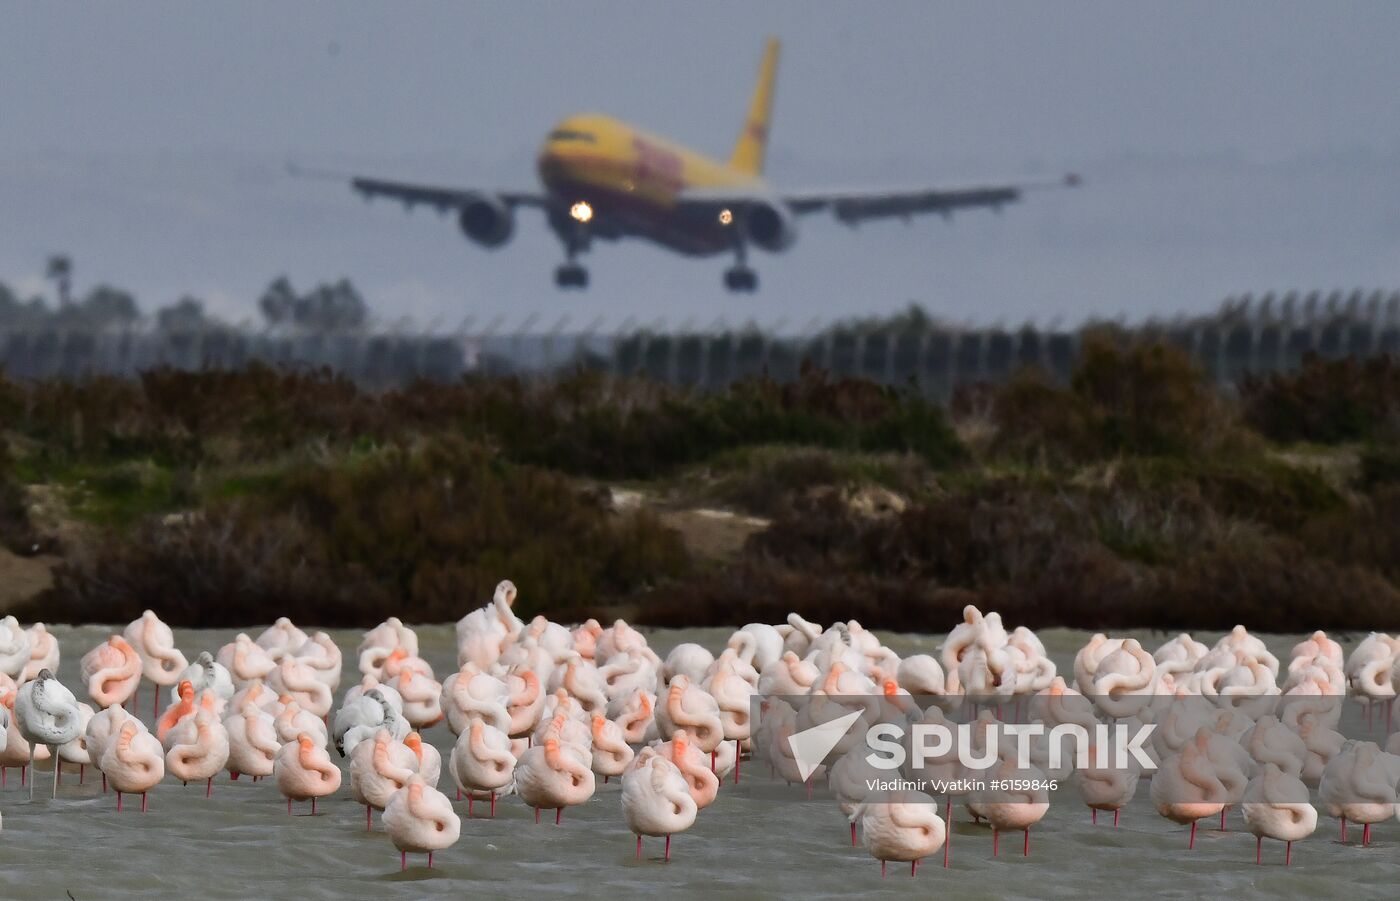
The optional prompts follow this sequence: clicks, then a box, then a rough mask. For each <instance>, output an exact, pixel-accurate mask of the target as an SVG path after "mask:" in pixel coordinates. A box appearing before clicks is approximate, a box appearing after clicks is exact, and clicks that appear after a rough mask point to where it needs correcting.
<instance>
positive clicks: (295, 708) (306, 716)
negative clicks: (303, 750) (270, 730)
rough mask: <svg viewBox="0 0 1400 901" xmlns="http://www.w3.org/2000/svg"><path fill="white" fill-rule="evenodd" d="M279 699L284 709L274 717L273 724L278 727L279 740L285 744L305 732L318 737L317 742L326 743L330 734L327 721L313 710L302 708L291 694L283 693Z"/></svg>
mask: <svg viewBox="0 0 1400 901" xmlns="http://www.w3.org/2000/svg"><path fill="white" fill-rule="evenodd" d="M278 701H279V703H281V705H282V709H281V710H280V711H279V712H278V713H277V715H276V716H274V717H273V718H272V723H273V726H274V727H275V728H276V729H277V740H278V741H280V742H282V744H284V745H285V744H287V743H288V742H294V741H296V740H297V737H298V736H300V735H301V734H302V733H303V732H305V733H307V734H309V735H310V736H311V737H312V738H314V739H316V744H318V745H322V746H324V745H325V744H326V741H327V740H328V738H329V735H328V734H327V733H326V724H325V721H323V720H322V719H321V718H320V717H319V716H317V715H316V714H314V713H312V712H311V711H309V710H304V709H302V706H301V705H300V704H298V703H297V701H296V699H295V698H293V697H292V696H291V695H282V696H281V697H280V698H278Z"/></svg>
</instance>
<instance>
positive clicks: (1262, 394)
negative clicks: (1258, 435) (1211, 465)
mask: <svg viewBox="0 0 1400 901" xmlns="http://www.w3.org/2000/svg"><path fill="white" fill-rule="evenodd" d="M1241 396H1242V398H1243V400H1244V411H1245V417H1246V419H1247V420H1248V421H1249V423H1250V424H1251V425H1253V426H1254V428H1256V429H1258V430H1259V431H1260V432H1262V433H1263V434H1265V435H1267V436H1268V437H1269V438H1272V439H1274V440H1275V441H1316V442H1321V443H1327V444H1335V443H1337V442H1342V441H1358V440H1373V439H1390V440H1394V439H1395V438H1396V437H1397V436H1400V364H1397V363H1396V361H1395V360H1394V359H1393V358H1392V357H1389V356H1384V357H1372V358H1369V359H1365V360H1358V359H1355V358H1352V357H1347V358H1344V359H1340V360H1326V359H1323V358H1321V357H1318V356H1316V355H1309V356H1308V357H1307V359H1305V360H1304V361H1303V366H1302V368H1301V369H1299V370H1298V371H1297V372H1292V373H1280V374H1275V375H1271V376H1268V377H1265V378H1250V379H1247V380H1246V381H1245V382H1244V384H1243V386H1242V388H1241Z"/></svg>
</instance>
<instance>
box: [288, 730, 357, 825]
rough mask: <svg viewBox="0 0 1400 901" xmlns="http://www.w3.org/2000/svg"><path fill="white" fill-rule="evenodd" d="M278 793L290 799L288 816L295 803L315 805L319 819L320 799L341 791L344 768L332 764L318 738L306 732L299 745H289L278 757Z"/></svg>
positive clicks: (291, 743)
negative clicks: (306, 802)
mask: <svg viewBox="0 0 1400 901" xmlns="http://www.w3.org/2000/svg"><path fill="white" fill-rule="evenodd" d="M273 778H274V779H276V780H277V790H278V791H280V792H281V793H282V794H283V795H284V796H285V797H286V799H287V815H288V816H290V815H291V813H292V802H293V801H306V800H308V799H309V800H310V801H311V815H312V816H313V817H314V816H315V815H316V799H317V798H324V797H326V796H328V795H333V794H335V792H336V790H337V789H339V788H340V767H338V766H336V765H335V764H333V763H331V758H330V755H328V754H327V753H326V749H325V748H324V747H323V746H322V745H320V744H317V742H316V738H315V736H313V735H312V734H311V733H309V732H303V733H301V734H300V735H298V736H297V738H296V741H289V742H287V743H286V744H285V745H283V746H282V750H281V751H279V752H278V753H277V762H276V763H275V764H274V766H273Z"/></svg>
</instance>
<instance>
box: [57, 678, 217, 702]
mask: <svg viewBox="0 0 1400 901" xmlns="http://www.w3.org/2000/svg"><path fill="white" fill-rule="evenodd" d="M43 675H44V674H43V673H40V674H39V677H40V678H43ZM180 700H182V701H184V702H186V703H189V702H191V701H193V700H194V683H193V682H191V681H190V680H189V679H181V680H180Z"/></svg>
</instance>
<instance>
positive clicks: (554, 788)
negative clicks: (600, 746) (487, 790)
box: [515, 731, 594, 825]
mask: <svg viewBox="0 0 1400 901" xmlns="http://www.w3.org/2000/svg"><path fill="white" fill-rule="evenodd" d="M590 763H591V761H590V760H589V757H588V753H587V752H586V751H585V750H583V749H581V748H580V747H579V746H578V745H575V744H572V743H567V742H564V741H562V740H561V739H560V738H559V737H558V732H557V731H556V732H555V733H553V734H551V736H550V737H549V738H547V739H545V740H544V743H543V744H540V745H536V746H534V747H532V748H529V749H527V750H526V751H525V753H524V754H522V755H520V760H519V761H518V762H517V763H516V765H515V789H516V792H517V793H518V794H519V795H520V797H521V798H522V799H523V800H524V801H525V803H526V804H529V805H530V806H531V807H533V808H535V822H539V818H540V808H542V807H543V808H549V807H552V808H554V811H555V814H554V822H555V825H558V823H559V821H560V819H561V818H562V817H563V814H564V808H565V807H572V806H573V805H575V804H582V803H583V802H585V801H587V800H588V799H589V798H591V797H593V789H594V781H593V770H592V769H591V768H590V766H589V764H590Z"/></svg>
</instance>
